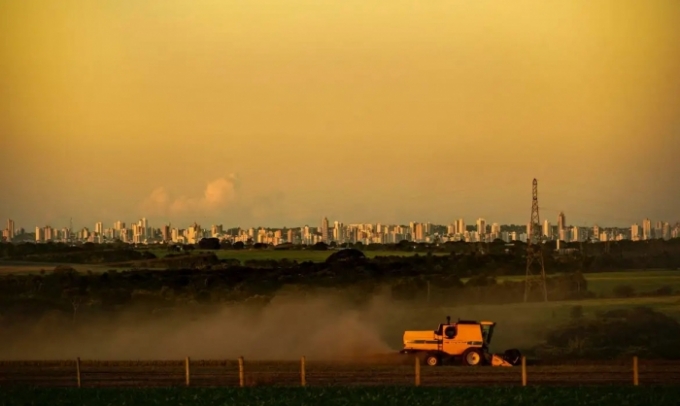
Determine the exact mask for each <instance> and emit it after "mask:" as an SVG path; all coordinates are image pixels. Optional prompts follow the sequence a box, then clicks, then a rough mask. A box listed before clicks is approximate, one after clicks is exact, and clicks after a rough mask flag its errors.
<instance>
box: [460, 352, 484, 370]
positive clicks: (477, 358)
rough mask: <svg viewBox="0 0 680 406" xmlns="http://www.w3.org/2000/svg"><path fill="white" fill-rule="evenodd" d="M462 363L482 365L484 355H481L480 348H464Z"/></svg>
mask: <svg viewBox="0 0 680 406" xmlns="http://www.w3.org/2000/svg"><path fill="white" fill-rule="evenodd" d="M462 358H463V365H467V366H471V367H474V366H477V365H482V362H483V361H484V357H483V355H482V350H480V349H479V348H468V349H467V350H465V352H464V353H463V357H462Z"/></svg>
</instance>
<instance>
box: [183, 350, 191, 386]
mask: <svg viewBox="0 0 680 406" xmlns="http://www.w3.org/2000/svg"><path fill="white" fill-rule="evenodd" d="M189 362H190V360H189V357H186V359H185V360H184V383H185V384H186V385H187V386H189V385H191V370H190V368H189Z"/></svg>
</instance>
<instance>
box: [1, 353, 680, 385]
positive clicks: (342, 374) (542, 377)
mask: <svg viewBox="0 0 680 406" xmlns="http://www.w3.org/2000/svg"><path fill="white" fill-rule="evenodd" d="M190 366H191V367H190V376H191V386H238V385H239V372H238V363H237V361H193V360H192V361H191V364H190ZM244 369H245V374H244V377H245V384H246V385H248V386H254V385H267V386H269V385H284V386H297V385H300V362H299V361H296V362H263V361H257V362H256V361H250V362H248V361H246V362H245V368H244ZM80 370H81V382H82V386H84V387H158V386H183V385H185V367H184V362H183V361H140V362H127V361H110V362H108V361H82V362H81V366H80ZM414 375H415V368H414V366H412V365H400V364H394V363H392V364H387V363H380V364H370V363H338V362H334V363H326V362H318V361H317V362H314V361H307V362H306V381H307V385H310V386H323V385H336V386H338V385H341V386H351V385H399V386H402V385H413V384H414V379H415V378H414ZM76 376H77V375H76V363H75V361H44V362H42V361H34V362H24V361H16V362H14V361H13V362H0V386H3V385H4V386H6V385H31V386H56V387H74V386H77V378H76ZM527 376H528V384H529V385H608V384H624V385H625V384H632V383H633V371H632V365H623V364H607V365H563V366H529V367H527ZM639 381H640V385H669V384H678V383H680V362H660V361H653V362H652V361H648V362H645V361H640V364H639ZM421 384H422V386H469V385H520V384H521V369H520V367H514V368H492V367H478V368H473V367H456V366H444V367H434V368H432V367H426V366H422V367H421Z"/></svg>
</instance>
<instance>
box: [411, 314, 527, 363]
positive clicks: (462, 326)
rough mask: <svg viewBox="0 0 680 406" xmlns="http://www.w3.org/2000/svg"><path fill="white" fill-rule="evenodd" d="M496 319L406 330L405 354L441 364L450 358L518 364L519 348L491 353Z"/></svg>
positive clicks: (458, 360)
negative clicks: (500, 353) (435, 328)
mask: <svg viewBox="0 0 680 406" xmlns="http://www.w3.org/2000/svg"><path fill="white" fill-rule="evenodd" d="M495 326H496V323H494V322H492V321H470V320H458V322H456V323H451V318H450V317H447V318H446V324H440V325H439V328H438V329H437V330H435V331H406V332H404V349H403V350H401V351H400V353H402V354H414V355H415V356H417V357H420V358H421V359H422V360H423V361H425V363H426V364H427V365H430V366H437V365H441V364H443V363H446V362H450V361H453V362H461V363H462V364H463V365H469V366H477V365H492V366H508V367H510V366H514V365H517V364H519V362H520V360H521V354H520V352H519V351H518V350H515V349H512V350H507V351H505V353H504V354H503V355H496V354H490V353H489V344H490V343H491V336H492V335H493V330H494V327H495Z"/></svg>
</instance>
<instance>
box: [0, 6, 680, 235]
mask: <svg viewBox="0 0 680 406" xmlns="http://www.w3.org/2000/svg"><path fill="white" fill-rule="evenodd" d="M0 32H1V33H2V38H3V39H2V41H0V93H1V97H0V137H1V138H0V139H1V140H2V143H1V144H0V162H2V164H3V170H2V171H1V172H0V188H1V190H2V199H1V201H0V218H2V219H6V218H12V219H14V221H15V222H16V223H17V224H21V225H22V226H25V227H27V228H31V227H35V226H43V225H46V224H50V225H52V226H55V227H61V226H64V225H67V224H68V221H69V218H71V217H72V218H73V221H74V224H77V225H88V226H90V227H91V226H92V224H94V222H95V221H103V222H105V223H107V224H110V223H112V222H113V221H115V220H128V221H130V220H136V219H138V218H140V217H142V216H143V217H146V218H148V219H150V221H151V222H152V223H153V224H154V225H160V224H161V223H167V222H169V221H172V223H173V224H178V225H179V224H188V223H189V222H193V221H194V220H196V221H198V222H199V223H202V224H204V225H209V224H211V223H220V224H225V226H242V227H250V226H271V227H279V226H299V225H304V224H305V223H308V224H313V225H317V224H318V223H319V221H320V219H321V218H322V217H323V216H327V217H328V218H329V219H331V221H332V220H335V219H341V220H342V221H344V222H346V223H351V222H384V223H402V224H403V223H407V222H409V221H423V222H425V221H430V222H435V223H448V222H451V221H453V220H454V219H456V218H460V217H463V218H467V219H469V220H470V223H472V222H473V221H474V219H476V218H477V217H485V218H486V219H488V221H496V222H501V223H517V224H526V223H527V222H528V221H529V216H530V210H531V182H532V179H533V178H534V177H535V178H537V179H538V180H539V199H540V204H541V209H542V211H541V216H542V218H547V219H549V220H551V221H552V222H555V221H556V219H557V214H558V212H559V211H564V212H566V213H567V216H568V219H569V222H570V223H573V224H575V225H585V224H593V223H595V222H599V223H601V224H614V225H625V226H627V225H630V224H631V223H633V222H640V221H642V219H643V218H646V217H649V218H651V219H654V220H656V219H660V220H665V221H676V220H678V219H680V213H678V210H677V209H678V202H679V200H680V188H679V187H678V183H677V179H678V178H680V163H679V162H678V152H679V151H680V114H678V113H679V112H680V75H679V73H680V1H677V0H668V1H661V0H659V1H625V0H612V1H605V0H598V1H592V0H571V1H546V0H536V1H495V0H494V1H481V0H475V1H439V0H427V1H402V0H373V1H367V0H342V1H322V0H314V1H312V0H307V1H303V0H285V1H281V0H271V1H259V0H242V1H227V0H225V1H206V0H187V1H170V0H159V1H141V0H134V1H131V0H115V1H114V0H106V1H105V0H97V1H74V0H59V1H47V0H45V1H3V2H0ZM3 221H4V220H3Z"/></svg>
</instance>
